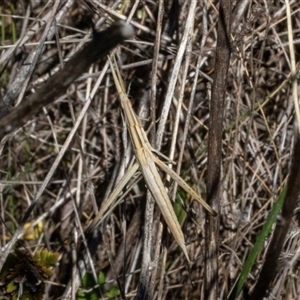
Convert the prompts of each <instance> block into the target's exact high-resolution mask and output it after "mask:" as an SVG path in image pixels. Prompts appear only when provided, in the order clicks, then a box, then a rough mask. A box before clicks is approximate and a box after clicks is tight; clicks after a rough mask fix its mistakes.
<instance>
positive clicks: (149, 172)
mask: <svg viewBox="0 0 300 300" xmlns="http://www.w3.org/2000/svg"><path fill="white" fill-rule="evenodd" d="M110 65H111V69H112V73H113V77H114V81H115V85H116V87H117V90H118V93H119V96H120V100H121V105H122V108H123V111H124V114H125V119H126V123H127V126H128V128H129V131H130V136H131V139H132V143H133V145H134V150H135V155H136V159H137V160H138V163H139V166H140V169H141V171H142V174H143V176H144V179H145V181H146V184H147V187H148V188H149V190H150V191H151V194H152V195H153V197H154V199H155V200H156V202H157V204H158V205H159V208H160V210H161V212H162V214H163V216H164V219H165V221H166V223H167V225H168V227H169V229H170V231H171V232H172V234H173V236H174V238H175V240H176V242H177V243H178V245H179V246H180V247H181V248H182V250H183V252H184V254H185V256H186V257H187V259H188V260H189V257H188V254H187V250H186V247H185V242H184V236H183V233H182V230H181V227H180V224H179V222H178V220H177V217H176V215H175V212H174V210H173V207H172V203H171V201H170V199H169V197H168V194H167V192H166V189H165V187H164V185H163V183H162V180H161V178H160V176H159V173H158V170H157V167H156V165H155V164H157V165H158V166H159V167H160V168H161V169H163V171H165V172H166V173H167V174H169V175H170V176H171V177H172V178H173V179H174V180H175V181H176V182H177V183H178V184H179V185H180V186H181V187H182V188H183V189H184V190H185V191H187V192H188V193H189V194H191V196H192V197H193V198H195V199H196V200H197V201H199V202H200V203H201V204H202V205H203V206H204V207H205V208H206V209H207V210H208V211H209V212H210V213H211V214H212V215H216V212H215V211H214V210H213V209H212V208H211V207H210V206H209V205H208V204H207V203H206V202H205V201H204V200H203V199H202V198H201V197H200V196H198V195H197V193H196V192H195V191H194V190H192V189H191V188H190V187H189V186H188V184H187V183H186V182H185V181H184V180H183V179H182V178H180V177H179V176H178V175H177V174H176V173H175V172H174V171H172V170H171V169H170V168H169V167H168V166H167V165H165V164H164V163H163V162H162V161H161V160H160V159H159V158H158V157H156V156H155V155H154V154H153V149H152V147H151V145H150V143H149V141H148V139H147V136H146V133H145V131H144V129H143V128H142V126H141V124H140V122H139V119H138V117H137V116H136V114H135V112H134V111H133V109H132V106H131V102H130V100H129V99H128V97H127V95H126V93H125V87H124V82H123V80H122V77H121V74H120V71H119V69H118V67H117V64H116V62H115V68H116V70H115V69H114V66H113V63H112V61H111V60H110ZM132 170H134V171H136V170H137V168H134V166H133V167H132V168H131V169H130V170H129V172H127V174H126V175H125V176H124V178H123V179H122V180H121V183H120V184H119V185H118V186H117V189H115V191H114V192H113V193H112V196H111V197H110V198H109V201H107V202H106V203H105V206H104V207H103V208H102V209H101V210H100V212H99V213H98V215H97V216H96V218H95V219H94V221H93V222H92V224H91V226H90V230H93V229H94V228H95V227H96V226H97V225H98V224H99V223H100V222H101V220H103V214H105V212H106V210H107V209H108V208H109V206H110V205H111V204H112V202H113V201H114V200H115V198H116V197H117V195H118V194H119V193H120V192H121V189H122V188H123V187H124V185H125V184H126V183H127V182H128V181H129V179H130V178H131V177H132V176H133V173H134V172H132Z"/></svg>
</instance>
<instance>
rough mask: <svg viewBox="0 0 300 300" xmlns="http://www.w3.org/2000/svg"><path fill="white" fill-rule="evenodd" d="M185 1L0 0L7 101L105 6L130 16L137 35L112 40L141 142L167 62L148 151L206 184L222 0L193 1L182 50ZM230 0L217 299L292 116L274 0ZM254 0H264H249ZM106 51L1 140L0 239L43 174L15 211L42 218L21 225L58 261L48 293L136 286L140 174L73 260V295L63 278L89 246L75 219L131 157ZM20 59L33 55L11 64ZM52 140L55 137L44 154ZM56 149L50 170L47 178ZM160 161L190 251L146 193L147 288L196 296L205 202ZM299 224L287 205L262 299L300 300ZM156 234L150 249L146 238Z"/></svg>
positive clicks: (277, 170)
mask: <svg viewBox="0 0 300 300" xmlns="http://www.w3.org/2000/svg"><path fill="white" fill-rule="evenodd" d="M193 2H194V1H187V0H186V1H184V0H183V1H182V0H178V1H176V0H173V1H171V0H170V1H151V0H150V1H148V0H144V1H139V0H136V1H110V0H107V1H91V0H81V1H74V0H68V1H1V2H0V17H1V47H0V49H1V57H0V66H1V90H0V93H1V94H0V95H1V97H0V98H1V99H4V98H5V97H7V96H8V93H9V92H11V91H10V88H11V87H14V90H13V92H15V95H13V96H11V98H10V99H13V103H14V104H17V103H20V102H22V101H26V97H28V95H30V94H31V93H33V92H34V91H35V90H36V89H37V88H38V87H39V86H41V85H42V84H43V83H44V82H45V81H47V80H48V78H49V76H51V75H52V74H54V73H55V72H56V71H57V70H58V69H59V68H60V67H62V66H63V64H64V61H65V60H66V59H67V58H68V57H70V56H72V55H73V54H74V53H75V52H76V51H78V49H79V48H80V47H82V45H83V44H84V43H86V42H87V40H88V39H89V38H90V37H91V34H92V29H91V28H95V29H96V30H102V29H104V28H107V27H108V26H109V25H110V24H112V22H113V20H118V19H122V20H126V19H127V18H128V19H129V20H130V22H131V24H132V25H133V26H134V28H135V31H136V36H135V37H133V38H131V39H129V40H126V41H125V42H124V43H122V44H121V46H120V47H118V49H117V52H116V53H117V56H118V57H119V61H120V64H121V69H122V76H123V79H124V81H125V83H126V85H127V86H128V93H129V95H130V99H131V100H132V105H133V108H134V110H135V111H136V112H137V113H138V115H139V116H140V118H141V120H142V122H143V126H144V128H150V130H149V140H150V141H151V142H152V143H153V142H154V141H155V129H156V127H157V126H156V125H157V123H158V121H159V120H160V118H161V117H163V116H162V111H163V110H164V107H165V99H166V94H167V93H168V91H170V84H172V82H173V81H172V79H171V78H172V76H173V75H172V74H173V73H174V70H179V73H178V78H177V80H176V81H175V83H176V84H175V86H174V91H173V96H172V97H171V99H172V103H171V106H170V110H169V111H167V115H166V116H167V123H166V127H165V130H164V135H163V139H162V147H161V149H160V151H161V152H162V153H163V154H164V155H167V156H169V157H171V159H172V160H174V161H175V162H176V163H177V165H176V166H174V167H173V168H174V169H177V170H178V168H179V172H180V174H181V176H182V177H183V178H184V179H185V180H186V181H187V182H188V183H189V184H190V185H191V186H192V187H193V188H194V189H195V190H196V191H197V192H198V193H199V194H200V195H202V197H203V198H204V199H205V197H206V195H205V190H206V189H205V185H206V176H207V147H208V145H207V144H208V143H207V140H208V124H209V110H210V96H211V85H212V81H213V78H214V71H215V49H216V41H217V21H218V14H217V12H218V1H206V0H203V1H197V3H196V9H195V10H193V17H194V26H193V32H192V33H193V34H192V35H189V36H188V39H187V46H186V47H185V48H184V49H183V50H184V55H183V59H182V61H180V60H179V58H178V57H179V55H178V53H179V50H180V46H181V45H182V39H183V36H184V33H185V31H186V28H187V26H189V25H190V24H187V20H188V16H189V14H190V5H192V4H191V3H193ZM232 2H233V6H232V32H231V34H232V36H231V39H232V41H231V47H232V48H231V51H232V53H231V60H230V66H229V71H228V81H227V90H226V94H225V109H224V122H223V126H224V130H223V133H222V171H221V183H222V184H221V198H220V199H221V202H220V211H219V215H218V217H217V218H219V219H218V220H219V224H220V228H219V248H218V251H219V252H218V263H219V266H218V276H219V278H218V284H217V285H218V297H219V299H227V298H228V296H229V293H230V290H231V289H232V287H233V284H234V282H235V281H236V279H237V277H238V276H239V274H240V272H241V270H242V268H243V266H244V264H245V261H246V259H247V257H248V255H249V252H250V250H251V249H252V247H253V245H254V243H255V242H256V240H257V237H258V234H259V232H260V231H261V230H262V227H263V225H264V224H265V222H266V219H267V216H268V213H269V211H270V210H271V208H272V207H273V205H274V203H275V201H276V200H277V197H278V195H279V194H280V192H281V191H282V190H283V187H284V185H285V184H286V182H287V178H288V174H289V170H290V165H291V157H292V149H293V147H292V145H293V139H294V132H293V123H294V120H295V108H294V102H293V100H292V76H291V63H290V53H289V48H288V46H289V44H288V37H287V35H288V28H287V20H286V17H287V10H286V6H285V4H284V1H256V2H255V3H254V2H253V3H252V1H248V0H247V1H243V0H240V1H232ZM161 4H164V9H165V11H164V14H163V15H162V18H161V21H162V23H161V30H162V34H161V39H159V36H158V35H157V34H155V33H156V32H157V30H158V28H160V26H158V24H159V22H158V20H159V18H160V16H159V5H161ZM258 4H260V5H261V6H255V5H258ZM266 4H267V6H266ZM290 6H291V12H292V13H291V17H292V25H293V39H294V47H295V55H296V60H299V32H300V26H299V24H300V18H299V16H300V12H299V9H300V4H299V1H297V0H295V1H293V0H292V1H290ZM257 8H259V9H257ZM46 30H47V32H46ZM45 34H46V35H45ZM45 36H46V39H45V40H44V41H43V40H42V39H43V38H44V37H45ZM41 41H42V42H41ZM158 43H159V44H158ZM158 45H159V48H157V46H158ZM29 58H30V61H29ZM105 63H107V59H106V58H105V59H104V60H103V61H102V63H99V64H95V65H93V66H92V67H91V68H90V70H89V71H88V72H85V73H83V74H81V76H80V77H79V78H78V79H77V80H76V81H75V83H73V84H72V85H71V86H70V87H69V88H68V89H67V90H66V91H65V93H64V94H63V95H62V96H60V97H59V98H58V99H56V100H55V99H53V103H52V104H51V105H49V106H47V107H44V108H43V110H42V111H40V112H39V113H38V114H37V115H35V116H34V117H32V119H31V120H30V121H29V122H28V123H27V124H26V125H24V126H22V127H21V128H19V129H18V130H17V131H15V132H13V133H12V134H11V135H10V136H9V137H8V138H5V139H4V140H2V143H1V158H0V170H1V177H0V186H1V202H0V203H1V218H2V220H1V234H0V237H1V238H0V241H1V249H2V250H4V247H5V245H6V244H7V243H8V241H9V240H10V237H11V234H13V232H14V231H15V230H16V228H17V227H18V225H19V224H20V222H21V220H22V218H23V216H24V214H25V212H26V210H27V209H28V207H29V205H30V203H31V202H32V201H33V200H35V199H36V195H37V193H38V192H39V191H41V188H42V187H43V183H44V182H46V185H45V188H44V189H42V193H41V194H40V195H39V193H38V195H39V198H38V199H37V200H38V204H37V206H36V207H35V209H34V210H33V211H32V212H31V214H30V216H29V219H28V220H27V221H26V223H27V224H30V225H36V224H38V226H39V228H40V229H41V230H40V231H38V232H37V231H34V232H31V234H28V231H27V233H26V231H25V230H24V234H23V235H22V240H23V243H24V244H25V246H26V249H27V250H28V252H29V253H33V252H35V251H36V250H37V249H43V248H47V249H48V250H50V251H53V252H57V253H59V259H58V263H57V264H56V266H55V269H54V273H53V275H52V277H51V278H49V279H48V280H47V282H46V289H45V291H44V299H63V298H66V297H67V294H68V293H69V295H71V296H73V298H74V299H75V298H76V299H98V298H99V299H108V298H110V299H113V298H118V297H119V298H120V297H121V298H124V297H126V299H133V298H135V297H136V295H137V294H139V293H140V292H141V289H142V288H143V287H141V281H140V270H141V265H142V259H143V255H142V254H143V241H142V239H143V234H145V230H144V226H145V223H146V222H148V221H149V220H148V219H147V218H146V219H145V217H144V214H145V203H146V196H147V189H146V188H145V183H144V182H143V181H140V182H139V183H138V184H136V185H133V188H132V189H131V190H130V191H129V193H128V194H127V195H126V196H125V198H124V199H123V201H122V202H121V203H120V204H119V205H118V206H117V207H116V208H115V209H114V210H113V212H112V213H111V214H110V215H109V217H108V218H107V219H106V221H105V223H104V224H102V225H101V233H102V238H101V240H100V241H97V243H98V244H99V245H98V246H97V249H95V253H94V255H93V257H92V260H91V259H86V262H87V263H86V268H87V275H83V274H82V276H84V278H85V279H84V281H83V282H81V284H80V287H79V288H78V292H77V294H76V290H75V284H74V285H72V284H71V282H72V278H73V279H74V278H75V277H76V276H75V275H74V274H75V273H76V272H75V270H76V268H77V266H78V264H77V262H78V261H81V262H82V259H83V258H82V255H83V253H84V252H85V249H86V247H85V244H84V242H83V239H82V233H83V231H84V229H85V228H86V227H87V225H88V223H89V222H90V220H91V218H92V217H93V212H94V209H95V206H96V204H97V207H100V206H101V203H102V202H103V201H104V200H105V199H106V198H107V196H108V195H109V194H110V192H111V191H112V190H113V187H114V185H115V182H116V181H117V180H119V179H120V178H121V177H122V175H123V174H124V170H126V169H127V168H128V164H130V163H131V160H132V157H133V151H132V147H131V146H130V145H131V144H130V136H128V134H127V133H126V126H125V123H124V119H123V118H122V112H121V108H120V103H119V100H118V94H117V92H116V89H115V86H114V83H113V79H112V75H111V72H110V71H109V70H107V71H105V73H103V74H102V70H103V69H105V68H106V67H107V65H106V64H105ZM28 66H29V67H28ZM24 68H29V69H30V70H29V71H28V73H27V75H26V76H24V78H21V75H22V74H24V72H25V71H24ZM197 71H199V74H198V73H197ZM196 75H198V77H195V76H196ZM99 78H102V79H101V81H99ZM170 82H171V83H170ZM99 83H100V84H99ZM16 84H17V88H16ZM98 84H99V86H98V87H97V90H96V93H95V94H94V96H93V99H92V101H91V104H90V106H89V108H88V111H87V113H86V115H85V116H84V118H83V120H82V122H81V123H80V126H79V127H78V129H77V130H76V131H75V132H74V133H73V135H72V136H71V140H70V142H69V143H68V144H67V137H68V136H69V134H70V132H72V128H74V126H76V125H75V124H76V121H77V120H78V118H79V116H80V113H81V111H82V109H83V107H84V105H85V103H86V100H87V99H88V98H89V97H90V95H91V94H92V93H93V92H92V91H93V88H94V87H95V86H96V85H98ZM14 85H15V86H14ZM10 95H11V94H10ZM191 95H192V96H191ZM5 99H7V98H5ZM54 100H55V101H54ZM191 102H193V103H192V104H191ZM13 103H12V102H10V103H9V104H13ZM2 105H3V103H2ZM8 125H9V124H8ZM153 144H154V143H153ZM64 147H66V152H65V153H64V155H63V156H62V157H61V159H60V161H59V162H58V164H54V163H55V162H56V160H57V157H60V155H61V153H62V152H61V151H62V149H64ZM53 164H54V170H55V172H54V174H53V176H51V178H50V181H49V182H47V181H46V180H47V174H48V172H49V170H50V168H51V167H53ZM161 176H162V178H163V181H164V183H165V186H166V187H167V188H168V189H169V194H170V197H173V198H175V200H176V204H175V207H174V209H175V211H176V214H177V216H178V219H179V220H180V222H181V223H182V229H183V232H184V236H185V240H186V245H187V250H188V253H189V256H190V258H191V263H187V261H186V258H185V256H184V254H183V252H182V251H181V249H180V248H179V247H178V245H177V244H176V243H175V241H174V239H173V237H172V236H171V235H170V234H169V233H168V231H167V229H166V226H164V229H163V231H162V227H161V223H160V221H161V222H162V223H163V218H162V217H161V216H160V212H159V209H158V208H156V209H155V213H154V221H153V226H152V231H151V232H150V234H152V236H153V244H152V245H150V246H151V247H152V246H156V245H158V246H161V247H158V248H155V247H153V249H149V252H151V255H153V257H155V258H157V260H158V264H157V265H155V263H154V267H153V268H154V269H155V272H154V273H153V274H152V276H153V277H152V278H151V282H150V283H149V284H152V286H153V291H152V292H153V296H152V298H153V299H204V285H203V284H204V283H203V282H204V278H205V268H204V266H205V256H204V247H205V229H204V226H205V211H204V210H203V208H202V207H201V206H200V205H198V204H197V203H191V199H190V197H189V195H187V194H186V193H185V192H183V191H182V190H181V189H179V190H178V191H177V194H176V193H175V192H174V189H175V188H176V187H175V185H174V183H173V182H170V181H169V180H168V178H167V177H166V176H165V174H163V173H161ZM295 184H299V183H298V182H296V183H295ZM127 189H128V190H129V187H127ZM174 194H175V195H176V196H173V195H174ZM35 228H36V227H35ZM298 236H299V229H298V224H297V220H296V218H295V220H294V221H293V222H292V224H291V226H290V230H289V234H288V235H287V237H286V240H285V243H284V245H283V251H282V253H281V256H280V258H279V261H280V263H279V266H278V268H279V269H278V271H279V272H278V274H279V275H278V276H276V278H275V279H274V280H273V282H272V284H271V286H270V290H269V291H270V292H271V294H272V297H274V298H272V297H271V296H270V299H298V295H299V294H300V290H299V286H300V283H299V275H300V274H299V237H298ZM269 240H270V236H269V237H268V239H266V241H265V243H264V247H263V249H262V251H261V252H260V253H259V255H258V257H257V258H256V260H255V264H254V267H253V268H252V270H251V272H250V274H249V276H248V279H247V283H246V286H245V288H244V294H241V295H240V296H239V297H240V298H239V299H242V298H244V297H246V296H245V295H246V294H247V290H250V291H251V290H252V288H253V286H254V285H255V283H256V281H257V278H258V275H259V272H260V269H261V266H262V264H263V262H264V258H265V255H266V251H267V248H268V242H269ZM95 243H96V242H95ZM157 249H158V251H159V252H158V253H154V252H155V251H157ZM159 254H161V255H159ZM91 266H93V267H94V274H96V281H95V280H94V278H93V275H92V271H91ZM83 269H84V268H81V270H83ZM275 271H276V270H274V272H275ZM116 278H117V280H116ZM99 284H100V288H99ZM29 288H31V286H29ZM100 290H101V292H100ZM70 291H71V292H70ZM4 292H5V287H4V288H3V289H2V291H1V293H2V294H0V297H1V299H5V297H7V298H8V299H9V297H10V296H9V295H8V294H5V293H4ZM70 293H71V294H70ZM75 295H76V296H75ZM148 296H149V295H148ZM89 297H90V298H89ZM93 297H94V298H93ZM20 299H21V298H20ZM139 299H142V298H141V297H140V298H139ZM144 299H146V298H144Z"/></svg>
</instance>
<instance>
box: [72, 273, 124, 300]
mask: <svg viewBox="0 0 300 300" xmlns="http://www.w3.org/2000/svg"><path fill="white" fill-rule="evenodd" d="M97 280H98V282H97V287H95V280H94V278H93V275H92V274H91V273H87V274H85V276H84V277H83V278H82V281H81V289H80V290H79V291H78V292H77V297H76V299H77V300H97V299H99V298H100V297H101V295H100V289H99V285H100V286H103V285H104V283H105V275H104V273H103V272H100V273H99V274H98V278H97ZM103 294H104V296H105V297H106V298H107V299H115V298H116V297H117V296H118V295H119V289H118V288H117V287H115V286H114V287H112V288H111V289H110V290H108V291H104V292H103ZM102 296H103V295H102Z"/></svg>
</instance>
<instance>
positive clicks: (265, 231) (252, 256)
mask: <svg viewBox="0 0 300 300" xmlns="http://www.w3.org/2000/svg"><path fill="white" fill-rule="evenodd" d="M286 191H287V186H285V187H284V188H283V190H282V191H281V193H280V195H279V197H278V199H277V201H276V202H275V204H274V206H273V208H272V210H271V211H270V213H269V216H268V218H267V220H266V223H265V225H264V226H263V228H262V231H261V233H260V234H259V236H258V238H257V240H256V242H255V244H254V246H253V249H252V250H251V252H250V253H249V256H248V258H247V260H246V262H245V264H244V268H243V270H242V272H241V274H240V276H239V277H238V279H237V281H236V282H235V284H234V286H233V289H232V290H231V293H230V294H229V297H228V300H234V299H236V298H237V297H238V295H239V294H240V292H241V290H242V288H243V286H244V284H245V282H246V280H247V277H248V275H249V273H250V271H251V269H252V267H253V265H254V263H255V260H256V258H257V255H258V254H259V253H260V251H261V250H262V249H263V247H264V242H265V239H266V238H267V236H268V235H269V233H270V231H271V229H272V226H273V224H274V223H275V222H276V217H277V215H278V214H279V212H280V210H281V208H282V205H283V203H284V199H285V195H286Z"/></svg>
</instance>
